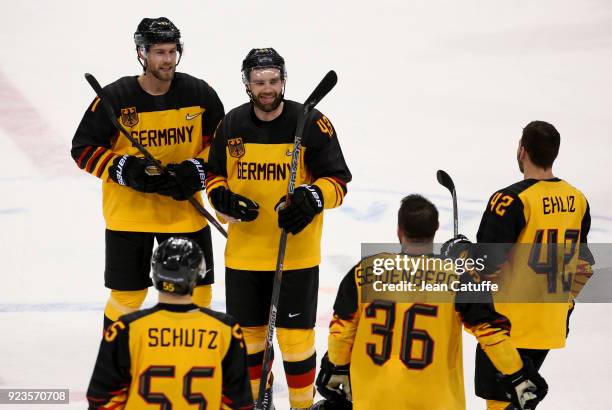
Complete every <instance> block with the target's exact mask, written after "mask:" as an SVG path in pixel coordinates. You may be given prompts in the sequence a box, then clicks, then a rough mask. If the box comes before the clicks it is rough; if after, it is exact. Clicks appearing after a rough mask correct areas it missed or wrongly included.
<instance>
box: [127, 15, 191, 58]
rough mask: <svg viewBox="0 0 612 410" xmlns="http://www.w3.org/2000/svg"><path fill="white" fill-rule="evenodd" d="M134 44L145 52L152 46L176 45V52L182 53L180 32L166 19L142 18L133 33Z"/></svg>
mask: <svg viewBox="0 0 612 410" xmlns="http://www.w3.org/2000/svg"><path fill="white" fill-rule="evenodd" d="M134 43H136V47H137V48H138V47H144V48H145V50H148V49H149V46H151V45H153V44H162V43H176V49H177V50H178V52H179V53H182V52H183V44H182V43H181V32H180V30H179V29H178V28H176V26H175V25H174V24H173V23H172V22H171V21H170V20H169V19H167V18H166V17H157V18H148V17H146V18H143V19H142V21H141V22H140V24H139V25H138V28H137V29H136V32H135V33H134Z"/></svg>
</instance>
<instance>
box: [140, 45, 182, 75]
mask: <svg viewBox="0 0 612 410" xmlns="http://www.w3.org/2000/svg"><path fill="white" fill-rule="evenodd" d="M177 53H178V51H177V49H176V44H173V43H171V44H155V45H153V46H151V47H150V48H149V51H148V52H147V72H148V73H150V74H151V75H152V76H153V77H155V78H157V79H158V80H159V81H172V79H173V78H174V72H175V70H176V60H177Z"/></svg>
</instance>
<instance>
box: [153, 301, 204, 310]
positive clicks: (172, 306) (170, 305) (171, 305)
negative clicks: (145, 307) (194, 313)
mask: <svg viewBox="0 0 612 410" xmlns="http://www.w3.org/2000/svg"><path fill="white" fill-rule="evenodd" d="M155 307H156V308H158V309H161V310H169V311H170V312H189V311H190V310H196V309H199V308H198V306H197V305H195V304H193V303H190V304H188V305H180V304H175V303H158V304H157V305H156V306H155Z"/></svg>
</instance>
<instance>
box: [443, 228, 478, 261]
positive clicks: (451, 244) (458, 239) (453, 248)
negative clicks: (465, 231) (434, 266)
mask: <svg viewBox="0 0 612 410" xmlns="http://www.w3.org/2000/svg"><path fill="white" fill-rule="evenodd" d="M471 245H472V242H470V240H469V239H468V238H466V237H465V235H461V234H459V235H457V236H455V237H454V238H451V239H449V240H448V241H446V242H444V243H443V244H442V247H441V248H440V256H442V257H443V258H450V259H458V258H461V257H462V254H464V253H465V251H467V250H468V249H470V246H471Z"/></svg>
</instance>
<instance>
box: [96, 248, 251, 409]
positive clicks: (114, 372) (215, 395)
mask: <svg viewBox="0 0 612 410" xmlns="http://www.w3.org/2000/svg"><path fill="white" fill-rule="evenodd" d="M151 265H152V271H153V282H154V285H155V288H156V289H157V290H159V303H158V304H157V305H155V306H154V307H152V308H150V309H145V310H142V311H139V312H134V313H131V314H128V315H125V316H122V317H121V318H120V319H119V320H118V321H116V322H114V323H113V324H112V325H111V326H110V327H108V329H107V330H106V331H105V333H104V337H103V338H102V343H101V345H100V351H99V353H98V358H97V360H96V365H95V368H94V371H93V375H92V377H91V382H90V383H89V389H88V391H87V400H88V401H89V408H90V409H109V410H110V409H116V410H119V409H123V408H125V409H145V408H146V409H148V408H151V409H153V408H155V409H159V408H163V409H170V408H174V409H183V408H188V407H189V408H198V406H199V408H201V409H203V408H209V409H219V408H221V409H251V408H252V407H253V398H252V396H251V390H250V386H249V378H248V373H247V363H246V349H245V345H244V340H243V335H242V331H241V329H240V326H239V325H238V323H236V321H235V320H234V319H233V318H232V317H231V316H228V315H226V314H223V313H220V312H215V311H212V310H209V309H206V308H200V307H198V306H196V305H195V304H193V301H192V298H191V293H192V291H193V288H194V286H195V284H196V281H197V278H198V277H203V276H205V275H206V263H205V261H204V255H203V254H202V251H201V250H200V248H199V246H198V245H197V243H195V242H194V241H192V240H191V239H188V238H178V237H171V238H169V239H167V240H166V241H165V242H163V243H162V244H160V245H159V247H158V248H157V249H156V250H155V253H154V255H153V259H152V261H151Z"/></svg>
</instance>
